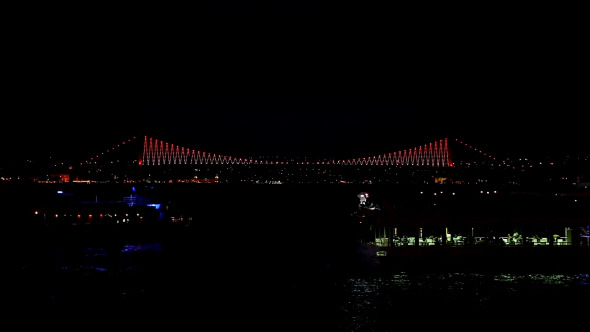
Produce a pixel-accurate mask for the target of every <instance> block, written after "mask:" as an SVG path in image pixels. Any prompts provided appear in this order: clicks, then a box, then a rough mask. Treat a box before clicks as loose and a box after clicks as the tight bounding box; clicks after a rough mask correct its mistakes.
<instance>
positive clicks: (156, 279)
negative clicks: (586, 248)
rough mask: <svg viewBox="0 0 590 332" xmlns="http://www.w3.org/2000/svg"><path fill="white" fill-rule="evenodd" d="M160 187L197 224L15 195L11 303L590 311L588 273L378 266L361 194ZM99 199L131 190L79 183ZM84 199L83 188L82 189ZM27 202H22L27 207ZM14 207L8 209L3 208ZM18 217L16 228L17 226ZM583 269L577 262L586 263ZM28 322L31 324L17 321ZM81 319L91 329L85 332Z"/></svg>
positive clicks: (281, 319)
mask: <svg viewBox="0 0 590 332" xmlns="http://www.w3.org/2000/svg"><path fill="white" fill-rule="evenodd" d="M190 188H191V190H188V191H186V190H178V188H175V189H174V190H173V188H156V191H155V192H150V193H152V194H154V195H155V196H156V197H157V198H158V199H160V200H161V201H162V202H163V203H164V204H165V205H168V206H169V207H170V210H175V211H176V212H178V213H180V214H182V215H183V216H185V217H188V216H192V218H193V219H192V222H190V223H177V224H174V225H171V226H169V227H168V226H166V227H160V226H153V225H151V226H148V225H144V226H142V227H134V226H133V225H117V226H115V227H70V228H60V227H57V228H45V227H44V226H41V225H39V224H37V223H36V221H38V220H39V219H34V218H30V219H28V218H25V215H26V213H29V212H32V210H33V209H34V208H36V207H39V206H41V205H44V204H45V205H50V206H55V205H54V201H53V199H55V196H54V193H55V189H57V188H55V187H51V186H47V187H45V186H43V187H34V190H31V188H28V189H27V190H25V189H21V190H20V191H16V192H14V191H11V193H12V194H11V195H5V196H4V198H5V201H8V202H10V206H12V207H13V209H10V211H11V212H10V214H9V216H10V217H5V218H9V219H5V220H13V219H12V218H17V217H20V218H23V219H22V220H23V221H24V222H26V224H25V225H19V226H16V225H11V226H7V227H6V228H5V230H6V232H5V233H4V234H3V237H4V240H5V241H4V244H6V245H7V249H6V250H5V251H4V252H5V253H9V255H7V256H8V257H7V258H8V259H7V260H6V264H5V265H4V266H5V268H6V269H5V273H4V275H5V276H7V278H5V283H4V293H5V294H8V295H10V296H5V297H4V298H3V299H4V303H5V304H7V305H8V307H9V310H10V311H9V312H11V313H12V312H14V315H10V317H11V318H13V317H19V320H18V321H19V322H20V324H23V326H25V325H27V324H31V323H35V322H36V321H35V320H33V319H31V317H37V318H39V317H43V319H44V320H43V321H44V322H46V324H58V325H56V326H66V325H74V326H87V325H88V324H90V325H91V326H105V327H108V326H111V327H112V326H127V327H130V328H151V327H154V326H156V325H157V324H158V325H157V326H164V327H166V328H167V329H180V328H186V326H187V324H190V325H188V326H190V327H191V328H192V327H201V326H202V327H204V328H205V326H206V328H205V329H207V330H243V329H254V330H259V331H260V330H268V331H286V330H294V331H302V330H311V329H314V330H315V329H317V330H325V331H396V330H399V329H401V328H402V327H404V328H408V327H409V328H418V329H424V328H443V327H444V328H446V327H452V328H453V329H465V330H467V329H472V328H473V325H472V324H474V323H473V321H472V320H473V319H475V320H476V324H477V325H478V326H481V325H482V324H483V325H485V326H488V327H492V326H498V327H499V328H502V327H503V328H510V327H516V326H519V327H522V328H527V327H532V326H534V327H539V328H543V327H547V326H551V325H552V324H555V325H556V326H557V327H560V326H561V327H562V328H563V327H567V326H569V324H573V323H574V322H576V321H581V322H583V321H584V319H585V318H584V317H585V316H584V315H587V314H588V313H589V308H590V277H589V274H588V271H586V270H584V269H581V270H580V271H576V272H572V271H550V272H537V271H520V270H519V271H494V270H492V271H453V270H450V271H441V270H428V269H402V270H395V269H393V270H380V269H375V268H373V267H371V266H367V265H364V263H366V262H364V261H362V260H359V257H360V256H359V255H358V252H357V250H358V249H359V247H358V246H357V242H356V238H355V236H354V235H355V234H354V232H353V231H354V228H351V227H348V226H349V224H347V222H348V220H349V219H348V217H349V215H350V211H351V210H354V207H355V204H356V198H357V197H356V194H357V193H358V192H359V191H361V190H359V189H364V188H357V187H347V186H344V187H330V189H326V188H321V187H313V186H311V187H304V188H301V187H300V188H298V189H299V190H296V191H293V190H286V188H283V187H281V186H260V187H256V189H255V190H253V189H252V188H249V187H236V188H234V189H231V190H230V191H229V192H224V191H223V190H221V189H227V188H224V187H223V186H205V187H198V188H199V189H198V190H196V191H194V192H193V191H192V188H195V187H194V186H193V187H190ZM65 189H66V192H67V191H68V190H72V191H73V195H74V196H79V197H83V200H89V201H92V199H93V198H94V199H96V197H97V196H98V197H99V200H100V199H104V200H109V199H116V198H117V197H123V196H125V195H127V194H128V192H127V190H129V187H128V186H123V187H121V188H117V189H112V188H111V189H107V188H101V187H93V186H85V187H76V189H75V190H73V188H70V187H66V188H65ZM77 190H80V191H79V192H78V191H77ZM25 198H26V199H25ZM7 206H8V205H7ZM18 220H20V219H18ZM586 263H587V262H580V264H581V265H584V264H586ZM20 317H22V318H20ZM80 324H82V325H80Z"/></svg>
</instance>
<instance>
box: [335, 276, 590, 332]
mask: <svg viewBox="0 0 590 332" xmlns="http://www.w3.org/2000/svg"><path fill="white" fill-rule="evenodd" d="M589 280H590V275H589V274H559V273H555V274H550V273H536V274H525V273H438V272H434V273H426V272H421V273H403V272H402V273H392V274H389V275H379V276H362V277H355V278H349V279H346V280H345V281H344V283H343V292H345V293H346V294H345V295H344V299H345V300H344V301H343V303H342V304H341V312H342V313H343V316H342V319H341V326H340V327H341V330H343V331H394V330H396V329H397V325H398V323H400V322H407V321H408V320H416V324H417V326H423V327H424V326H425V325H428V324H432V325H433V326H437V325H438V326H439V325H440V324H441V322H443V321H449V318H452V317H462V318H460V320H464V319H465V318H466V317H472V318H473V317H478V318H482V317H485V318H487V319H490V320H491V321H498V318H501V317H514V319H516V322H517V323H522V324H525V321H526V320H527V319H533V320H535V319H536V320H542V319H543V318H544V317H543V315H544V314H550V315H551V317H559V316H560V315H562V314H563V315H564V317H568V316H567V315H573V317H575V314H576V313H586V314H587V313H588V312H590V283H589ZM433 319H434V320H433ZM436 319H442V321H437V320H436ZM451 321H452V319H451ZM451 321H449V323H450V322H451ZM443 325H444V324H443Z"/></svg>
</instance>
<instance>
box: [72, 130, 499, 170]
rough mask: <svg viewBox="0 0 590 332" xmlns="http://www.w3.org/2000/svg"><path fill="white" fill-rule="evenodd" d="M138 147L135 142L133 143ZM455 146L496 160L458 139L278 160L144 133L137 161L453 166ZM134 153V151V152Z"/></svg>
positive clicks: (145, 163) (151, 163)
mask: <svg viewBox="0 0 590 332" xmlns="http://www.w3.org/2000/svg"><path fill="white" fill-rule="evenodd" d="M132 142H135V143H137V142H138V137H132V138H130V139H128V140H125V141H123V142H120V143H119V144H117V145H115V146H113V147H111V148H109V149H106V150H105V151H104V152H102V153H100V154H96V155H94V156H92V157H91V158H89V159H88V160H86V161H84V162H82V163H81V165H82V164H94V163H97V162H98V161H99V160H100V159H101V158H106V156H108V155H109V154H110V153H114V152H115V151H117V150H121V149H122V148H123V147H124V146H125V145H130V144H131V143H132ZM135 146H137V144H136V145H135ZM458 147H463V150H467V151H471V152H472V153H474V154H477V155H479V156H481V159H489V160H491V161H495V159H496V158H495V157H493V156H491V155H489V154H487V153H486V152H484V151H482V150H480V149H478V148H476V147H474V146H472V145H469V144H467V143H465V142H463V141H461V140H459V139H448V138H443V139H439V140H435V141H432V142H429V143H426V144H422V145H418V146H413V147H408V148H406V149H402V150H398V151H391V152H386V153H383V154H378V155H371V156H359V157H355V158H349V159H331V160H315V161H279V160H269V159H257V158H250V157H240V156H232V155H224V154H218V153H214V152H210V151H200V150H197V149H192V148H189V147H185V146H181V145H179V144H175V143H171V142H167V141H164V140H161V139H157V138H153V137H148V136H144V137H143V143H142V144H141V147H140V149H139V150H140V151H136V152H137V153H138V157H137V159H136V160H137V164H138V165H142V166H163V165H289V164H290V165H355V166H377V165H385V166H430V167H453V166H454V165H455V162H454V157H455V156H454V153H455V152H456V151H457V148H458ZM136 152H133V153H136Z"/></svg>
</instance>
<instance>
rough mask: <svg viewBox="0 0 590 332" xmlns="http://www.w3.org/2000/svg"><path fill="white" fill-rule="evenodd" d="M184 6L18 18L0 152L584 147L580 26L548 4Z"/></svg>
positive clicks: (357, 152) (111, 7) (86, 8)
mask: <svg viewBox="0 0 590 332" xmlns="http://www.w3.org/2000/svg"><path fill="white" fill-rule="evenodd" d="M187 3H190V2H169V3H167V4H164V3H158V2H157V1H153V2H151V4H150V5H136V4H134V2H133V1H129V2H126V4H125V5H116V4H114V2H104V3H103V2H100V1H88V2H84V4H83V5H80V4H79V3H74V4H72V3H69V4H67V5H63V6H60V5H52V6H51V7H45V8H44V7H38V8H37V9H36V10H28V11H26V12H25V13H24V14H23V16H22V19H21V20H18V21H19V23H18V24H15V25H14V27H13V31H14V32H15V33H14V38H11V40H10V41H9V42H10V43H14V47H11V48H10V53H11V54H10V55H11V56H10V60H9V61H7V62H5V64H8V65H9V68H10V70H9V73H8V76H6V77H5V78H7V79H8V82H9V86H8V87H7V88H5V93H6V95H7V96H8V98H7V99H6V100H5V101H7V102H8V103H7V105H8V106H7V107H4V110H5V112H4V113H3V115H2V119H3V123H4V130H3V131H2V134H1V138H2V142H3V144H2V145H3V157H2V158H3V159H4V158H6V159H5V160H7V159H12V158H22V157H25V158H35V157H37V158H39V157H41V156H46V155H52V156H56V157H58V158H77V156H79V157H80V158H85V157H86V156H88V155H91V154H93V153H95V152H100V151H102V150H103V149H105V148H108V147H110V146H112V145H113V144H117V143H118V142H120V141H122V140H125V139H127V138H129V137H132V136H140V137H141V136H144V135H148V136H151V137H154V138H158V139H162V140H165V141H168V142H170V143H174V144H177V145H180V146H184V147H187V148H191V149H196V150H202V151H209V152H212V153H220V154H235V155H247V154H251V153H269V154H270V153H272V154H289V153H296V154H313V155H331V156H336V157H338V156H343V157H349V156H361V155H365V154H366V155H370V154H375V153H387V152H393V151H398V150H400V149H404V148H410V147H414V146H419V145H422V144H425V143H428V142H431V141H434V140H438V139H440V138H445V137H448V138H460V139H463V140H464V141H466V142H469V143H471V144H473V145H477V146H480V147H481V148H482V149H485V150H487V151H489V152H490V153H495V154H500V155H502V154H504V153H506V154H508V153H525V154H526V153H532V152H539V151H541V152H543V151H548V152H567V151H571V152H578V151H588V150H589V148H588V143H589V142H590V140H589V139H588V138H587V130H588V124H587V121H585V120H584V119H583V114H584V112H587V103H586V100H587V98H585V95H586V93H587V92H586V91H585V90H584V87H583V86H582V85H581V82H583V81H585V80H586V77H587V69H588V68H587V61H586V59H585V57H584V55H585V53H583V52H582V47H583V46H584V45H583V44H584V43H583V42H582V40H584V39H580V38H581V36H580V34H581V30H580V29H578V26H577V25H578V24H580V22H581V21H578V20H576V18H575V17H572V16H568V17H565V16H562V15H561V13H560V11H556V10H554V8H551V7H544V8H539V7H533V8H531V7H527V6H525V5H522V6H512V7H510V6H508V5H505V6H500V5H499V6H496V7H494V6H492V5H490V4H489V3H488V2H484V1H482V2H462V1H420V2H417V3H415V4H414V3H412V2H410V1H398V2H393V3H388V4H385V3H386V2H379V1H375V2H364V3H362V2H355V1H350V2H346V3H345V4H344V5H333V3H332V4H330V2H329V1H327V2H322V4H321V5H317V4H316V5H313V4H310V3H309V2H301V3H298V4H292V3H289V2H285V3H284V4H282V5H268V4H266V5H236V4H233V3H231V2H224V4H219V5H211V4H207V3H206V2H205V4H203V3H201V4H199V5H195V4H191V5H188V4H187ZM499 3H500V4H501V3H502V2H499ZM541 6H543V5H541ZM574 16H575V15H574Z"/></svg>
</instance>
